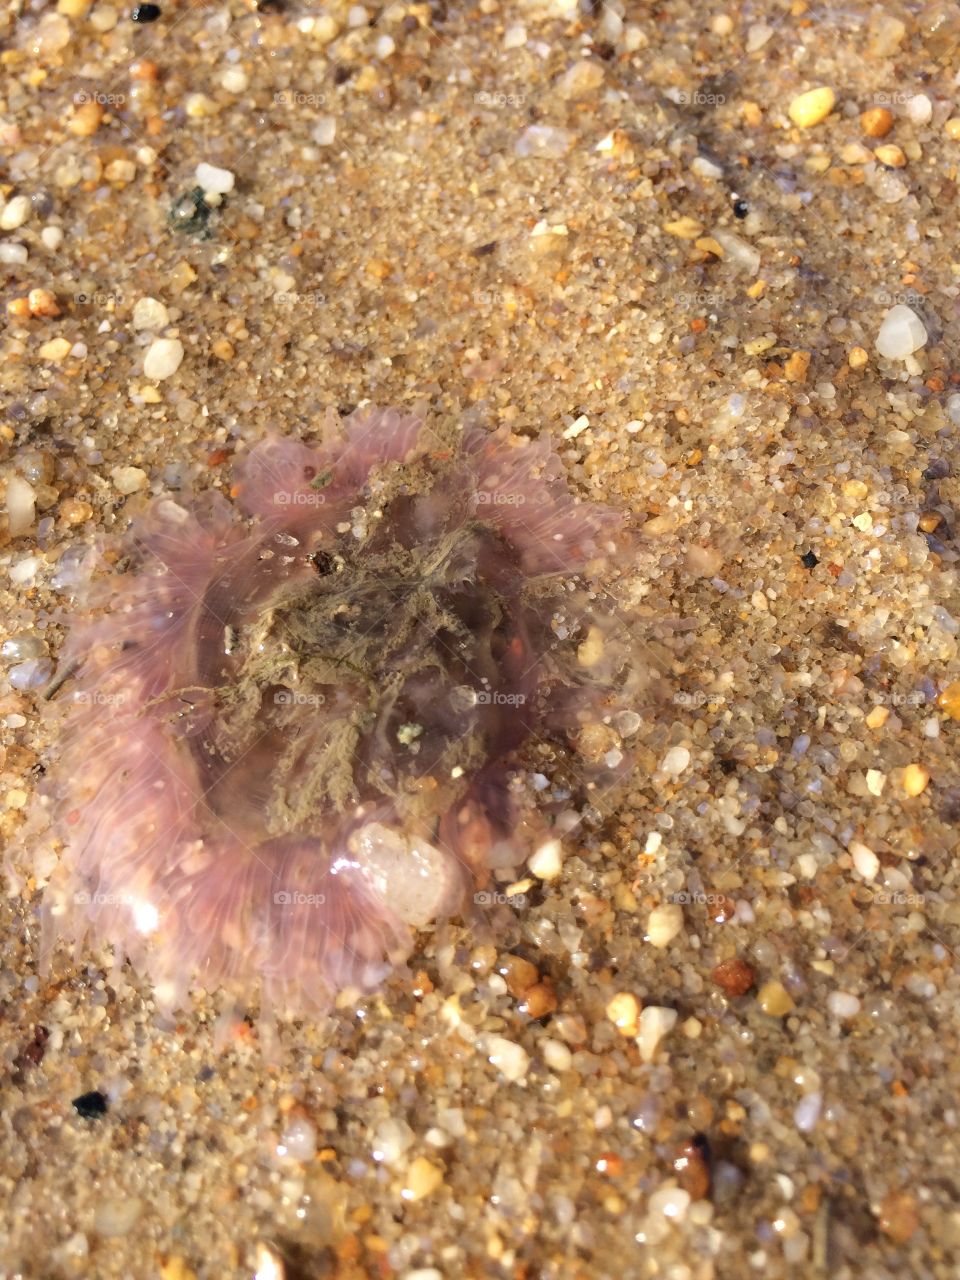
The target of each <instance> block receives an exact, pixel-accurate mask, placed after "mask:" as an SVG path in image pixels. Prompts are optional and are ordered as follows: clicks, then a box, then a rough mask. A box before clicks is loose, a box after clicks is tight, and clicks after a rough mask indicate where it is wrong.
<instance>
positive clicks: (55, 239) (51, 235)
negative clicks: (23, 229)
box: [40, 227, 63, 250]
mask: <svg viewBox="0 0 960 1280" xmlns="http://www.w3.org/2000/svg"><path fill="white" fill-rule="evenodd" d="M40 239H41V240H42V241H43V243H44V245H45V246H46V247H47V248H48V249H51V250H54V249H59V248H60V246H61V245H62V244H63V228H62V227H44V228H43V230H42V231H41V232H40Z"/></svg>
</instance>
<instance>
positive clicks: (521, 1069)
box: [487, 1036, 530, 1081]
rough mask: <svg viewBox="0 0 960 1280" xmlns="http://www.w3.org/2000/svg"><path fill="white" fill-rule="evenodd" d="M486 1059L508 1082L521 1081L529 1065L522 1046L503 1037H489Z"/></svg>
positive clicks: (527, 1055)
mask: <svg viewBox="0 0 960 1280" xmlns="http://www.w3.org/2000/svg"><path fill="white" fill-rule="evenodd" d="M487 1057H488V1059H489V1060H490V1062H491V1063H492V1064H493V1066H495V1067H496V1068H497V1070H498V1071H500V1072H501V1074H502V1075H504V1076H506V1078H507V1079H508V1080H513V1081H516V1080H522V1079H523V1078H524V1076H525V1075H526V1074H527V1068H528V1067H529V1065H530V1056H529V1054H528V1053H527V1051H526V1049H524V1048H523V1046H522V1045H519V1044H516V1043H515V1042H514V1041H513V1040H507V1039H506V1038H505V1037H504V1036H490V1037H489V1038H488V1040H487Z"/></svg>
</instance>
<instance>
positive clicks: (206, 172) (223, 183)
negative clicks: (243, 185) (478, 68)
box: [196, 161, 236, 196]
mask: <svg viewBox="0 0 960 1280" xmlns="http://www.w3.org/2000/svg"><path fill="white" fill-rule="evenodd" d="M196 178H197V186H198V187H200V188H201V189H202V190H203V192H204V194H205V195H217V196H225V195H226V194H227V192H228V191H232V190H233V184H234V182H235V181H236V178H235V176H234V174H233V173H232V172H231V171H230V170H229V169H220V168H218V167H217V166H216V165H215V164H207V163H206V161H204V162H202V163H201V164H198V165H197V169H196Z"/></svg>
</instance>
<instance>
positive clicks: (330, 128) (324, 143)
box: [310, 116, 337, 147]
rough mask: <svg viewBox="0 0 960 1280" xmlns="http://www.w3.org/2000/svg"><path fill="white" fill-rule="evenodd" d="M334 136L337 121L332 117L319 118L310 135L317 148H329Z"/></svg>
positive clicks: (335, 134)
mask: <svg viewBox="0 0 960 1280" xmlns="http://www.w3.org/2000/svg"><path fill="white" fill-rule="evenodd" d="M336 136H337V121H336V119H335V117H334V116H321V117H320V119H319V120H318V121H317V123H316V124H315V125H314V126H313V130H312V132H311V134H310V137H311V138H312V139H313V140H314V142H315V143H316V144H317V146H318V147H329V146H330V145H331V143H332V142H333V140H334V138H335V137H336Z"/></svg>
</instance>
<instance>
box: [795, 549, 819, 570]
mask: <svg viewBox="0 0 960 1280" xmlns="http://www.w3.org/2000/svg"><path fill="white" fill-rule="evenodd" d="M800 563H801V564H802V565H803V567H804V568H805V569H815V568H816V567H817V565H818V564H819V563H820V561H819V560H818V559H817V557H816V556H815V555H814V554H813V552H812V551H808V552H807V554H806V555H804V556H801V557H800Z"/></svg>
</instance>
